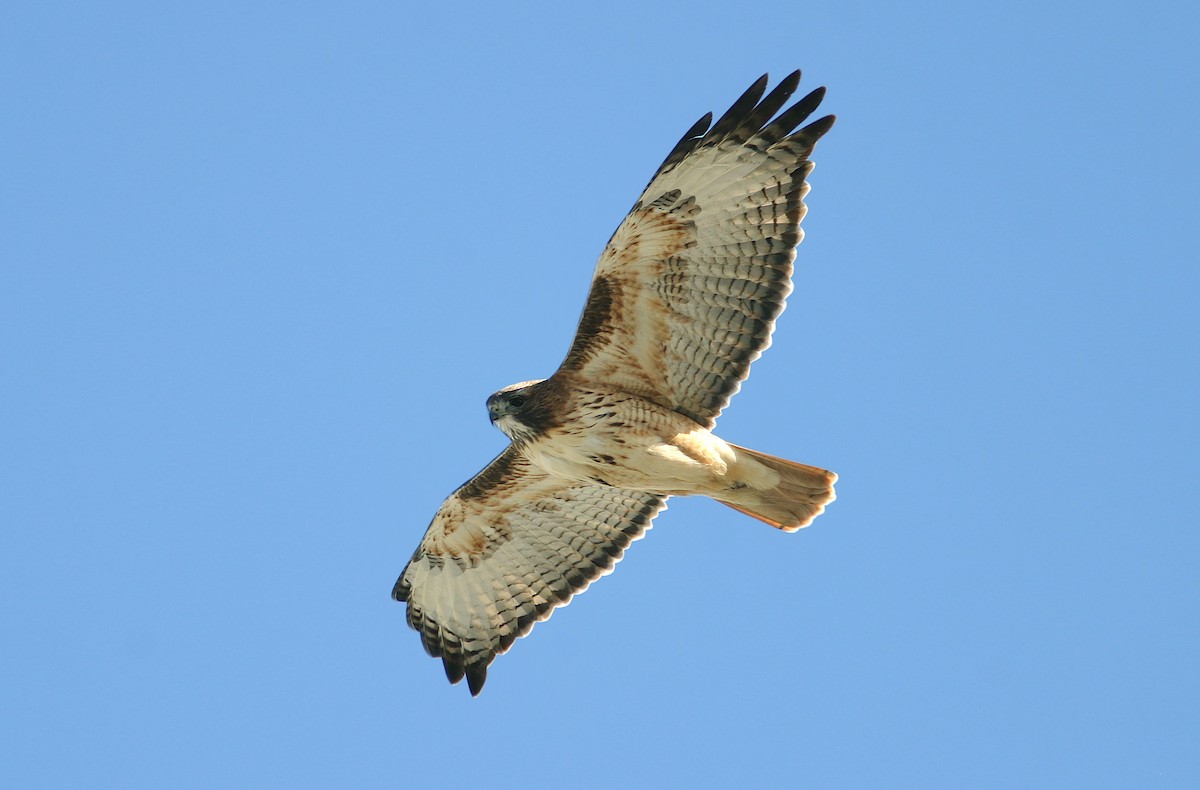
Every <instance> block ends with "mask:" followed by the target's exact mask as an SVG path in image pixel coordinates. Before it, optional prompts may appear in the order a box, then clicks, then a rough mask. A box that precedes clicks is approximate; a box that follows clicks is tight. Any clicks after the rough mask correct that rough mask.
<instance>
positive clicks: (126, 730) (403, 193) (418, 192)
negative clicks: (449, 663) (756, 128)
mask: <svg viewBox="0 0 1200 790" xmlns="http://www.w3.org/2000/svg"><path fill="white" fill-rule="evenodd" d="M573 8H574V9H575V10H568V9H567V8H566V7H564V4H560V3H546V4H542V3H522V4H500V3H470V2H467V3H455V4H437V3H428V4H416V3H356V2H346V3H336V4H334V3H329V4H321V5H318V4H312V3H200V4H176V3H144V4H131V3H120V2H114V3H103V4H101V3H96V4H84V3H56V2H50V1H43V2H37V3H23V2H17V3H11V4H9V5H8V6H7V7H6V9H5V11H4V12H3V13H2V14H0V79H2V80H3V82H2V85H0V90H2V96H0V99H2V103H0V224H2V226H3V230H2V232H0V376H2V385H0V522H2V527H3V532H2V535H3V544H2V549H0V597H2V598H3V603H2V604H0V678H3V679H2V680H0V711H2V712H0V785H2V786H4V787H13V788H24V787H48V788H53V787H63V788H68V787H69V788H83V787H88V788H101V787H103V788H108V787H113V788H118V787H119V788H163V787H171V788H191V787H287V788H308V787H313V788H321V787H353V788H376V787H378V788H385V787H400V786H407V787H467V786H490V787H501V788H503V787H558V786H564V787H574V788H590V787H733V786H742V787H830V788H860V787H861V788H880V787H919V788H931V787H938V788H941V787H945V788H963V787H998V788H999V787H1005V788H1007V787H1054V788H1061V787H1089V788H1094V787H1139V788H1142V787H1196V786H1200V749H1198V748H1197V744H1198V743H1200V714H1198V710H1200V688H1198V686H1200V681H1198V680H1197V675H1198V673H1197V669H1196V668H1197V666H1200V656H1198V655H1197V653H1198V652H1200V651H1198V650H1197V639H1198V617H1197V608H1198V598H1200V596H1198V594H1197V593H1198V590H1197V587H1198V584H1197V581H1198V578H1200V572H1198V561H1200V556H1198V555H1200V552H1198V549H1200V529H1198V527H1200V524H1198V523H1197V516H1196V512H1197V510H1196V505H1195V500H1196V497H1197V494H1198V492H1200V482H1198V480H1200V468H1198V463H1197V446H1198V444H1200V429H1198V424H1200V420H1198V418H1197V404H1198V403H1200V392H1198V390H1200V387H1198V384H1197V367H1198V360H1200V354H1198V353H1197V346H1198V345H1200V344H1198V340H1200V318H1198V313H1200V308H1198V297H1200V294H1198V291H1200V288H1198V285H1200V278H1198V275H1197V258H1198V255H1197V244H1196V241H1195V239H1196V228H1197V215H1198V208H1200V201H1198V200H1197V183H1198V180H1200V172H1198V170H1200V168H1198V167H1197V165H1198V162H1197V159H1198V155H1200V144H1198V142H1197V140H1198V139H1200V129H1198V124H1197V116H1196V105H1197V100H1198V98H1200V90H1198V88H1200V85H1198V83H1200V63H1198V58H1197V55H1196V54H1195V53H1196V48H1197V39H1196V31H1197V29H1200V18H1198V15H1200V12H1197V11H1196V10H1195V8H1196V6H1195V4H1194V3H1185V2H1179V3H1156V2H1146V3H1128V2H1122V3H1113V2H1104V1H1103V0H1101V1H1100V2H1094V1H1093V2H1078V3H1055V2H1049V3H1047V2H1002V3H1001V2H997V3H949V2H943V3H929V2H906V3H883V2H873V3H859V2H838V3H802V2H793V3H781V4H774V5H762V4H750V5H745V4H738V3H730V2H723V3H716V2H706V1H701V2H690V3H685V4H667V3H661V4H657V3H640V2H639V3H634V2H612V3H597V4H582V3H580V4H573ZM794 68H802V69H804V71H805V78H804V82H803V85H802V87H808V88H812V87H815V86H817V85H827V86H828V88H829V95H828V97H827V99H826V102H825V105H824V109H826V110H828V111H829V112H834V113H837V114H838V116H839V117H840V120H839V121H838V124H837V126H836V127H835V128H834V129H833V131H832V132H831V133H830V134H829V135H827V136H826V137H825V139H824V140H822V142H821V143H820V145H819V146H818V148H817V151H816V154H815V155H814V159H815V161H816V163H817V167H816V170H815V171H814V173H813V175H812V178H811V183H812V192H811V194H810V195H809V200H808V204H809V215H808V218H807V220H806V221H805V229H806V231H807V234H808V235H807V239H806V241H805V242H804V244H803V245H802V246H801V248H800V254H799V258H798V261H797V277H796V291H795V294H794V295H793V297H792V299H791V301H790V306H789V308H788V310H787V312H786V313H785V314H784V316H783V317H782V320H781V323H780V327H779V330H778V332H777V333H776V336H775V343H774V345H773V347H772V348H771V349H770V351H769V352H768V353H767V354H766V355H765V356H764V357H763V359H762V360H760V361H759V362H758V363H757V364H756V366H755V368H754V371H753V374H752V375H751V377H750V380H749V381H748V382H747V384H746V386H745V387H744V388H743V390H742V393H741V394H740V395H739V396H738V397H737V398H736V399H735V400H734V402H733V404H732V406H731V408H730V409H729V411H728V412H727V413H726V415H725V417H724V418H723V419H722V422H721V426H720V428H721V433H722V434H723V435H725V436H726V437H727V438H729V439H730V440H731V441H736V442H737V443H739V444H744V445H748V446H752V447H756V448H759V449H762V450H765V451H768V452H772V453H775V454H779V455H783V456H787V457H790V458H794V459H796V460H800V461H804V462H807V463H811V464H816V465H820V466H826V467H828V468H831V469H833V470H835V471H837V472H839V473H840V474H841V476H842V477H841V482H840V484H839V486H838V493H839V499H838V501H837V502H836V503H834V505H833V506H832V507H831V508H830V509H829V511H828V512H827V513H826V514H825V515H824V516H822V517H821V518H820V519H819V520H818V521H817V522H816V524H815V525H814V526H813V527H811V528H809V529H807V530H804V531H802V532H801V533H799V534H795V535H786V534H782V533H779V532H776V531H774V530H771V529H770V528H768V527H766V526H764V525H762V524H759V523H757V522H754V521H752V520H750V519H747V518H745V517H743V516H740V515H738V514H737V513H734V512H732V511H730V510H727V509H725V508H723V507H721V506H719V505H716V504H714V503H711V502H707V501H691V500H673V501H672V504H671V507H670V509H669V510H668V511H667V512H666V513H664V514H663V515H662V516H661V517H660V518H659V519H658V520H657V521H656V523H655V527H654V529H653V530H652V531H651V532H650V533H649V535H648V536H647V537H646V539H645V540H643V541H641V542H639V543H637V544H635V545H634V546H633V547H632V549H631V550H630V552H629V554H628V555H627V556H626V558H625V560H624V561H623V562H622V563H621V565H620V566H619V567H618V568H617V570H616V572H615V573H614V574H612V575H611V576H609V577H607V578H605V579H602V580H601V581H600V582H598V583H597V584H596V585H595V586H594V587H593V588H592V589H590V590H589V591H588V592H587V593H586V594H585V595H583V596H581V597H580V598H578V599H577V600H576V601H574V602H573V603H572V604H571V605H570V606H569V607H568V608H567V609H564V610H560V611H559V612H558V613H557V614H556V615H555V616H554V618H552V619H551V620H550V621H549V622H547V623H543V624H541V625H540V626H538V627H537V628H536V629H535V630H534V633H533V634H532V636H530V637H528V638H526V639H524V640H521V641H520V642H518V643H517V645H516V646H515V647H514V649H513V650H512V651H511V652H510V653H509V654H508V655H506V656H503V657H501V658H500V659H499V660H498V661H497V663H496V664H495V665H494V666H493V668H492V671H491V674H490V676H489V681H488V686H487V688H486V690H485V691H484V693H483V695H482V696H481V697H480V698H478V699H474V700H473V699H471V698H470V697H469V695H468V693H467V690H466V688H465V687H464V686H459V687H450V686H449V685H447V683H446V682H445V679H444V677H443V675H442V670H441V668H440V666H439V664H438V662H436V661H434V660H432V659H430V658H428V657H427V656H425V655H424V653H423V652H422V650H421V648H420V644H419V640H418V638H417V636H416V634H415V633H414V632H412V631H410V630H409V629H408V628H407V626H406V625H405V624H404V609H403V606H401V605H400V604H397V603H395V602H393V601H391V600H390V597H389V593H390V591H391V587H392V584H393V582H394V581H395V578H396V576H397V575H398V573H399V571H400V569H401V567H402V566H403V564H404V562H405V561H406V560H407V558H408V556H409V554H410V553H411V552H412V550H413V548H414V547H415V545H416V543H417V541H418V539H419V538H420V536H421V534H422V532H423V531H424V529H425V527H426V525H427V524H428V522H429V519H430V517H431V516H432V514H433V512H434V510H435V509H436V508H437V506H438V504H439V503H440V501H441V500H442V498H443V497H444V496H445V495H446V494H447V493H449V492H450V491H451V490H452V489H453V488H454V487H455V486H457V485H458V484H459V483H461V482H462V481H463V480H465V479H467V478H468V477H469V476H471V475H472V474H474V472H475V471H477V470H478V469H479V468H480V467H481V466H482V465H483V464H484V463H486V462H487V461H488V460H489V459H490V458H491V457H492V456H493V455H494V454H495V453H496V452H498V451H499V450H500V449H501V448H502V447H503V445H504V441H505V440H504V438H503V436H502V435H501V434H500V433H499V432H498V431H496V430H495V429H493V428H492V427H490V426H489V425H488V421H487V415H486V411H485V409H484V399H485V398H486V397H487V395H488V394H489V393H491V392H492V391H494V390H496V389H498V388H500V387H502V386H504V385H506V384H509V383H512V382H515V381H519V380H523V379H529V378H537V377H541V376H545V375H547V374H548V373H549V372H551V371H552V370H553V369H554V367H555V366H556V365H557V363H558V361H559V360H560V359H561V356H562V354H563V353H564V352H565V350H566V348H567V345H568V343H569V341H570V337H571V333H572V331H573V330H574V325H575V321H576V319H577V317H578V314H579V311H580V309H581V308H582V305H583V299H584V296H585V293H586V290H587V286H588V283H589V280H590V277H591V269H592V265H593V263H594V261H595V258H596V256H597V254H598V253H599V251H600V249H601V246H602V245H603V243H604V241H605V240H606V239H607V238H608V236H609V234H610V233H611V232H612V230H613V229H614V228H615V227H616V225H617V223H618V222H619V221H620V220H621V218H622V217H623V216H624V215H625V212H626V211H627V209H628V208H629V206H630V205H631V204H632V202H633V200H634V199H635V197H636V196H637V194H638V192H639V191H640V189H641V188H642V186H643V185H644V184H645V182H646V180H647V178H648V177H649V176H650V174H651V173H652V172H653V170H654V168H655V167H656V166H657V165H658V163H659V162H660V160H661V159H662V157H663V156H664V155H665V154H666V153H667V151H668V150H669V149H670V147H671V146H672V145H673V144H674V142H675V141H676V139H678V137H679V135H680V134H682V133H683V131H684V130H686V129H687V128H688V126H689V125H691V123H692V122H693V121H694V120H696V118H698V117H699V116H700V115H702V114H703V113H704V112H705V111H707V110H715V111H718V112H719V111H721V110H723V109H725V108H726V107H727V106H728V105H729V103H730V102H731V101H732V100H733V99H734V98H736V97H737V96H738V95H739V94H740V93H741V91H742V90H743V89H744V88H745V87H746V86H747V85H749V84H750V83H751V82H752V81H753V80H754V79H755V78H756V77H757V76H758V75H760V74H761V73H763V72H765V71H769V72H770V73H771V74H772V78H773V80H774V79H777V78H778V77H781V76H783V75H784V74H786V73H787V72H789V71H791V70H792V69H794Z"/></svg>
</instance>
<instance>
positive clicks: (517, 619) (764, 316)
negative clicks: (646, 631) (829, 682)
mask: <svg viewBox="0 0 1200 790" xmlns="http://www.w3.org/2000/svg"><path fill="white" fill-rule="evenodd" d="M799 83H800V72H799V71H797V72H794V73H792V74H790V75H788V76H787V77H786V78H785V79H784V80H783V81H782V82H780V84H779V85H777V86H776V87H775V88H774V89H773V90H772V91H771V92H770V93H769V94H767V95H766V96H765V97H764V96H763V94H764V92H765V90H766V87H767V75H765V74H764V75H763V76H762V77H761V78H760V79H759V80H757V81H756V82H755V83H754V84H753V85H752V86H750V88H749V89H748V90H747V91H746V92H745V93H744V94H743V95H742V97H741V98H739V99H738V100H737V101H736V102H734V104H733V106H732V107H730V109H729V111H728V112H726V113H725V114H724V115H723V116H721V118H720V119H719V120H718V121H717V122H716V123H715V124H712V114H711V113H709V114H707V115H705V116H704V117H703V118H701V119H700V120H699V121H697V122H696V123H695V124H694V125H693V126H692V127H691V128H690V129H688V131H687V133H686V134H684V136H683V138H682V139H681V140H680V141H679V143H678V144H676V146H675V147H674V148H673V149H672V150H671V153H670V154H668V155H667V158H666V160H665V161H664V162H663V163H662V166H661V167H659V169H658V171H657V172H656V173H655V174H654V177H653V178H652V179H650V184H649V185H648V186H647V187H646V189H645V191H644V192H642V195H641V197H640V198H638V200H637V202H636V203H635V204H634V205H633V209H632V210H631V211H630V212H629V214H628V216H626V217H625V219H624V220H623V221H622V222H621V224H620V226H619V227H618V228H617V230H616V232H615V233H614V234H613V236H612V238H611V239H609V242H608V244H607V245H606V246H605V248H604V251H603V253H601V255H600V260H599V262H598V263H597V264H596V269H595V273H594V276H593V280H592V286H591V291H590V293H589V294H588V298H587V303H586V306H585V307H584V309H583V315H582V317H581V318H580V321H579V328H578V330H577V332H576V334H575V339H574V342H573V343H572V344H571V347H570V350H569V351H568V352H567V356H566V359H565V360H563V363H562V365H561V366H559V368H558V370H557V371H555V373H554V375H552V376H550V377H549V378H547V379H540V380H536V381H526V382H522V383H520V384H513V385H512V386H510V387H505V388H504V389H502V390H500V391H499V392H497V393H495V394H494V395H492V396H491V397H489V398H488V400H487V408H488V414H489V416H490V417H491V421H492V423H494V424H495V425H496V426H497V427H499V428H500V430H501V431H503V432H504V433H505V434H506V435H507V436H508V438H509V439H511V443H510V444H509V446H508V448H507V449H506V450H505V451H504V452H502V453H501V454H500V455H499V456H498V457H497V458H496V459H495V460H493V461H492V462H491V463H490V464H488V465H487V466H486V467H485V468H484V469H483V471H481V472H480V473H479V474H477V475H476V476H475V477H473V478H472V479H471V480H469V481H468V482H467V483H465V484H464V485H463V486H462V487H460V488H459V489H458V490H457V491H455V492H454V493H453V494H451V495H450V496H449V498H447V499H446V501H445V502H443V503H442V506H441V508H439V509H438V512H437V514H436V515H435V516H434V518H433V523H432V524H430V526H429V529H428V531H426V533H425V536H424V537H423V538H422V539H421V544H420V545H419V546H418V547H417V550H416V552H415V553H414V554H413V556H412V559H410V560H409V562H408V565H407V566H406V567H405V568H404V571H403V573H401V574H400V579H399V580H398V581H397V582H396V585H395V588H394V589H393V591H392V597H393V598H395V599H396V600H397V601H404V602H406V603H407V604H408V624H409V625H410V626H412V627H413V628H414V629H416V630H417V631H418V632H419V633H420V635H421V641H422V643H423V645H424V647H425V650H426V651H427V652H428V653H429V654H430V655H431V656H433V657H435V658H441V659H442V662H443V664H444V666H445V670H446V676H447V677H448V678H449V680H450V682H451V683H457V682H459V681H460V680H462V679H463V677H466V679H467V684H468V686H469V688H470V691H471V694H472V696H474V695H478V694H479V692H480V690H482V688H483V684H484V681H485V680H486V678H487V671H488V666H489V665H490V664H491V663H492V661H493V660H494V659H495V658H496V656H497V655H499V654H501V653H504V652H505V651H507V650H508V649H509V648H510V647H511V646H512V644H513V642H514V641H515V640H516V639H517V638H518V637H521V636H524V635H525V634H527V633H529V631H530V629H532V628H533V626H534V624H535V623H537V622H539V621H541V620H545V619H546V618H548V617H549V616H550V614H551V613H552V612H553V611H554V609H555V608H556V607H559V606H563V605H565V604H566V603H568V602H569V601H570V600H571V597H572V596H573V595H575V594H577V593H580V592H582V591H583V590H584V589H585V588H586V587H587V586H588V585H589V584H590V583H591V582H593V581H595V580H596V579H597V578H598V577H600V576H602V575H604V574H606V573H608V572H609V571H611V570H612V568H613V565H614V564H615V563H616V562H617V561H618V560H619V559H620V558H621V556H622V554H623V553H624V551H625V548H626V547H627V546H629V544H630V542H632V541H634V540H636V539H637V538H640V537H641V536H642V534H643V533H644V532H645V531H646V530H647V529H648V528H649V527H650V522H651V520H652V519H653V518H654V517H655V516H656V515H657V514H658V513H659V512H660V511H662V510H663V509H664V508H665V506H666V501H667V498H668V497H671V496H686V495H692V494H700V495H704V496H708V497H711V498H713V499H715V500H717V501H718V502H721V503H722V504H725V505H728V506H729V507H731V508H734V509H736V510H739V511H741V512H742V513H745V514H746V515H748V516H752V517H754V518H756V519H758V520H760V521H764V522H766V523H767V524H770V525H771V526H772V527H776V528H778V529H781V530H785V531H788V532H792V531H795V530H797V529H799V528H801V527H804V526H807V525H808V524H809V523H810V522H811V521H812V520H813V519H814V518H815V517H816V516H817V515H819V514H820V513H821V512H822V511H823V510H824V508H825V505H827V504H828V503H829V502H831V501H833V498H834V492H833V484H834V482H835V481H836V480H837V475H835V474H833V473H832V472H829V471H826V470H824V469H819V468H817V467H813V466H805V465H803V464H798V463H794V462H792V461H785V460H783V459H781V458H775V457H773V456H770V455H766V454H764V453H760V452H756V451H754V450H748V449H746V448H745V447H739V446H737V445H736V444H732V443H730V442H726V441H724V440H722V439H720V438H718V437H717V436H716V435H714V434H713V433H712V430H713V427H714V426H715V424H716V420H717V416H718V415H719V414H720V413H721V410H722V409H723V408H725V405H726V404H727V403H728V402H729V399H730V398H731V397H732V396H733V394H734V393H735V392H737V390H738V388H739V386H740V384H741V382H742V381H743V380H744V379H745V378H746V376H747V374H748V373H749V370H750V364H751V363H752V362H753V361H754V360H755V359H757V358H758V357H759V355H761V354H762V352H763V350H764V349H765V348H766V347H767V346H768V345H769V344H770V342H771V332H772V330H773V329H774V326H775V319H776V318H777V317H778V316H779V314H780V312H782V311H783V307H784V300H785V299H786V297H787V295H788V294H789V293H790V292H791V290H792V281H791V277H792V263H793V261H794V260H795V257H796V245H797V244H799V242H800V239H801V238H802V235H803V234H802V231H801V230H800V220H801V219H802V218H803V217H804V213H805V210H806V209H805V205H804V196H805V194H806V193H807V192H808V185H807V184H806V183H805V178H806V176H807V175H808V173H809V172H810V171H811V170H812V163H811V162H810V161H809V158H808V157H809V154H810V153H811V152H812V150H813V146H814V144H815V143H816V142H817V140H818V139H819V138H820V137H821V136H822V135H823V134H825V133H826V132H827V131H829V129H830V127H831V126H832V125H833V121H834V117H833V116H832V115H829V116H825V117H823V118H821V119H819V120H816V121H813V122H812V123H810V124H808V125H807V126H804V127H803V128H799V129H797V127H799V126H800V124H802V123H803V122H804V121H805V120H806V119H807V118H808V117H809V116H810V115H811V114H812V113H813V111H814V110H816V108H817V106H818V105H819V104H820V103H821V99H822V98H823V96H824V94H825V89H824V88H817V89H816V90H814V91H813V92H811V93H809V94H808V95H807V96H805V97H804V98H802V99H800V100H799V101H798V102H796V103H795V104H793V105H791V106H790V107H788V108H787V109H786V110H784V111H783V112H779V110H780V109H781V108H782V107H783V106H784V105H785V104H786V103H787V102H788V100H789V98H790V97H791V96H792V94H793V93H794V92H795V91H796V88H797V87H798V86H799ZM776 113H779V114H778V115H776ZM710 124H711V128H710Z"/></svg>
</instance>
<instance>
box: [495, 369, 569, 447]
mask: <svg viewBox="0 0 1200 790" xmlns="http://www.w3.org/2000/svg"><path fill="white" fill-rule="evenodd" d="M553 392H554V386H553V384H552V383H551V382H550V381H549V380H547V379H538V380H537V381H522V382H521V383H520V384H512V385H510V386H507V387H505V388H504V389H502V390H500V391H499V392H496V393H494V394H493V395H492V396H491V397H489V398H488V399H487V407H488V417H490V418H491V420H492V424H493V425H495V426H496V427H498V428H499V429H500V430H502V431H504V435H505V436H507V437H508V438H510V439H512V440H513V441H514V442H517V441H522V440H528V439H532V438H534V437H535V436H537V435H538V434H540V433H542V432H544V431H546V430H547V429H548V428H552V427H553V426H554V425H556V424H558V420H557V419H556V416H555V410H554V408H553V404H554V401H555V400H556V399H555V398H554V397H553Z"/></svg>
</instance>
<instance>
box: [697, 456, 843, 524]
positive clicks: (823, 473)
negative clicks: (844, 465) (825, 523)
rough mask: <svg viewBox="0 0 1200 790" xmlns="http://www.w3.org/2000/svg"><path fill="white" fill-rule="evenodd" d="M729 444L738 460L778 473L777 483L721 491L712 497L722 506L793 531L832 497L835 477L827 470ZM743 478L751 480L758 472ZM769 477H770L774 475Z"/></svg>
mask: <svg viewBox="0 0 1200 790" xmlns="http://www.w3.org/2000/svg"><path fill="white" fill-rule="evenodd" d="M730 447H732V448H733V449H734V450H735V451H736V452H737V453H738V456H739V458H738V461H739V462H740V463H746V464H749V465H750V466H753V465H754V464H762V465H763V466H765V467H767V468H768V469H770V470H771V471H772V472H775V473H776V474H777V475H778V477H779V482H778V483H777V484H776V485H774V486H772V487H770V488H765V487H764V488H758V487H755V486H754V485H753V484H752V483H751V484H748V485H745V486H743V487H739V488H734V489H729V490H726V491H722V492H721V493H720V495H718V496H714V497H713V498H714V499H716V500H717V501H718V502H720V503H721V504H723V505H728V506H729V507H731V508H733V509H734V510H737V511H740V512H742V513H745V514H746V515H747V516H752V517H753V518H756V519H758V520H759V521H763V522H766V523H767V524H770V525H771V526H772V527H775V528H776V529H782V530H784V531H785V532H795V531H796V530H798V529H800V528H801V527H807V526H808V525H809V524H811V523H812V520H813V519H814V518H816V517H817V516H819V515H821V513H822V512H824V510H825V506H826V505H828V504H829V503H830V502H832V501H833V500H834V498H835V495H834V491H833V484H834V483H835V482H837V478H838V476H837V475H836V474H834V473H833V472H830V471H829V470H827V469H819V468H817V467H815V466H808V465H806V464H798V463H796V462H795V461H788V460H785V459H783V458H776V457H775V456H773V455H767V454H766V453H760V452H758V451H757V450H748V449H746V448H745V447H739V446H737V445H736V444H731V445H730ZM747 477H748V479H751V480H753V479H755V478H760V475H748V476H747ZM770 477H771V478H772V479H773V478H774V475H771V476H770Z"/></svg>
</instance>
